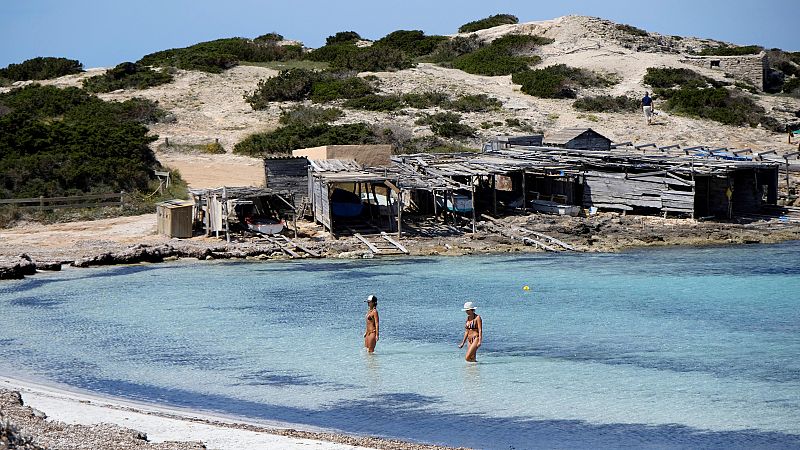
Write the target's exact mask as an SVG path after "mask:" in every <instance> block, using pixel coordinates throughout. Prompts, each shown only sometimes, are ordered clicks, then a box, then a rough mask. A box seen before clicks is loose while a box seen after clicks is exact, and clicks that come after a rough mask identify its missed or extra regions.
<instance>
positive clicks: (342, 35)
mask: <svg viewBox="0 0 800 450" xmlns="http://www.w3.org/2000/svg"><path fill="white" fill-rule="evenodd" d="M360 40H361V36H359V34H358V33H356V32H355V31H340V32H338V33H336V34H334V35H333V36H328V37H327V38H326V39H325V45H334V44H343V43H354V42H356V41H360Z"/></svg>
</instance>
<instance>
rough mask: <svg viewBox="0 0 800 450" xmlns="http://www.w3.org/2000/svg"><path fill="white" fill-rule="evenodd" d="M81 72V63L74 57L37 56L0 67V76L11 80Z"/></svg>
mask: <svg viewBox="0 0 800 450" xmlns="http://www.w3.org/2000/svg"><path fill="white" fill-rule="evenodd" d="M80 72H83V64H81V63H80V62H79V61H77V60H74V59H67V58H53V57H49V56H48V57H44V56H39V57H36V58H33V59H29V60H27V61H23V62H22V63H20V64H9V65H8V66H7V67H6V68H4V69H0V78H6V79H9V80H11V81H23V80H49V79H52V78H58V77H62V76H64V75H71V74H74V73H80Z"/></svg>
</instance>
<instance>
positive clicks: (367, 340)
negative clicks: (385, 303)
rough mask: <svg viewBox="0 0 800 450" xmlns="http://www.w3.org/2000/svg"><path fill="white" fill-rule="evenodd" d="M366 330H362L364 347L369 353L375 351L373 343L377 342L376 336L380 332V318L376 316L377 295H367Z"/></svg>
mask: <svg viewBox="0 0 800 450" xmlns="http://www.w3.org/2000/svg"><path fill="white" fill-rule="evenodd" d="M367 305H368V306H369V311H367V331H365V332H364V347H366V348H367V351H369V352H370V353H372V352H374V351H375V345H376V344H377V343H378V336H379V332H380V319H379V318H378V297H375V296H374V295H370V296H369V297H367Z"/></svg>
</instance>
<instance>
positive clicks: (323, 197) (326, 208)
mask: <svg viewBox="0 0 800 450" xmlns="http://www.w3.org/2000/svg"><path fill="white" fill-rule="evenodd" d="M311 188H312V189H313V190H314V192H313V197H314V219H315V220H316V221H317V222H319V223H321V224H323V225H324V226H326V227H327V228H328V230H331V229H332V228H331V225H332V224H331V214H330V208H331V205H330V203H331V202H330V198H328V185H327V184H325V183H324V182H323V181H322V180H320V179H319V178H314V179H312V180H311Z"/></svg>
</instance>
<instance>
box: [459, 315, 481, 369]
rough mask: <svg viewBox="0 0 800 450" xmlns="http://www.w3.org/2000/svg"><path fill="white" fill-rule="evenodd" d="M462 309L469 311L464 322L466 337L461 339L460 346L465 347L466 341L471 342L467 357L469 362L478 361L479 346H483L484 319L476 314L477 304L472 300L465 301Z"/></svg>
mask: <svg viewBox="0 0 800 450" xmlns="http://www.w3.org/2000/svg"><path fill="white" fill-rule="evenodd" d="M462 311H465V312H466V313H467V321H466V323H465V324H464V339H461V343H460V344H458V348H462V347H464V343H465V342H466V343H469V345H468V346H467V356H466V358H465V359H466V360H467V361H469V362H476V361H477V359H476V358H475V357H476V355H477V353H478V347H480V346H481V341H482V340H483V321H482V320H481V316H479V315H477V314H475V305H474V304H472V302H467V303H464V308H463V309H462Z"/></svg>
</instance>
